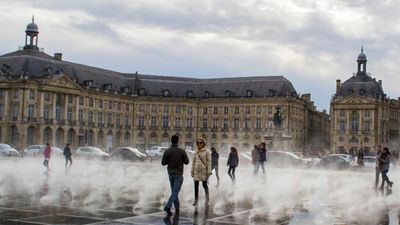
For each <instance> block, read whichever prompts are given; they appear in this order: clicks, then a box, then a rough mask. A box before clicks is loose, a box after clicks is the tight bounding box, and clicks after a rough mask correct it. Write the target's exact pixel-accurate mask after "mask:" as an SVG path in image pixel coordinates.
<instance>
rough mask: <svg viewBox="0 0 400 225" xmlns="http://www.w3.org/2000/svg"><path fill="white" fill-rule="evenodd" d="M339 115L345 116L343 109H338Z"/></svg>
mask: <svg viewBox="0 0 400 225" xmlns="http://www.w3.org/2000/svg"><path fill="white" fill-rule="evenodd" d="M339 116H340V117H345V112H344V110H343V109H341V110H339Z"/></svg>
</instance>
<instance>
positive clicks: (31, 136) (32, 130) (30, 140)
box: [27, 127, 35, 145]
mask: <svg viewBox="0 0 400 225" xmlns="http://www.w3.org/2000/svg"><path fill="white" fill-rule="evenodd" d="M34 135H35V128H34V127H28V139H27V144H28V145H33V139H34Z"/></svg>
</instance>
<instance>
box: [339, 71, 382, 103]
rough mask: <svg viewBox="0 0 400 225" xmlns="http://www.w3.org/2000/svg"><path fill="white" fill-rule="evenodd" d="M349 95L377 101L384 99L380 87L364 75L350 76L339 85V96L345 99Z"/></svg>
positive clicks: (372, 79)
mask: <svg viewBox="0 0 400 225" xmlns="http://www.w3.org/2000/svg"><path fill="white" fill-rule="evenodd" d="M349 95H357V96H364V97H370V98H378V99H381V98H384V97H385V94H384V92H383V89H382V86H381V85H380V84H379V83H378V82H377V81H376V80H375V79H374V78H372V77H370V76H369V75H366V74H362V75H361V74H359V75H355V76H352V77H351V78H349V79H348V80H346V81H345V82H344V83H343V84H342V85H341V88H340V92H339V96H341V97H346V96H349Z"/></svg>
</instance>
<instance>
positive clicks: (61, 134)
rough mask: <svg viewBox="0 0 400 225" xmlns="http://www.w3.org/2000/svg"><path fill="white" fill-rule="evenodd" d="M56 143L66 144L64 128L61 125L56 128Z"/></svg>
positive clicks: (59, 144) (58, 144)
mask: <svg viewBox="0 0 400 225" xmlns="http://www.w3.org/2000/svg"><path fill="white" fill-rule="evenodd" d="M56 145H57V146H64V130H63V129H62V128H61V127H59V128H58V129H57V130H56Z"/></svg>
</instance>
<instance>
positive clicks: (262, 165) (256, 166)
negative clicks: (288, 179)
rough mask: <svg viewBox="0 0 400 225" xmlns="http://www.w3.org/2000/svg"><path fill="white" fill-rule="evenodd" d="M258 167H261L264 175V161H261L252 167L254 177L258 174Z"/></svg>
mask: <svg viewBox="0 0 400 225" xmlns="http://www.w3.org/2000/svg"><path fill="white" fill-rule="evenodd" d="M260 167H261V169H262V171H263V174H265V162H264V161H262V162H260V161H257V162H256V164H255V165H254V174H255V175H257V174H258V170H259V169H260Z"/></svg>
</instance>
